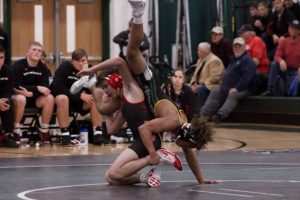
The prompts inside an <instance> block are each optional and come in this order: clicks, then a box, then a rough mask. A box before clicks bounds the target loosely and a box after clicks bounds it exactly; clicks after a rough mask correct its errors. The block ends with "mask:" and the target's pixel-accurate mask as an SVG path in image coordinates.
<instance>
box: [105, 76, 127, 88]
mask: <svg viewBox="0 0 300 200" xmlns="http://www.w3.org/2000/svg"><path fill="white" fill-rule="evenodd" d="M105 79H106V80H107V82H108V84H109V85H110V86H111V87H112V88H114V89H121V88H122V87H123V79H122V76H120V75H119V74H117V73H113V74H111V75H108V76H107V77H105Z"/></svg>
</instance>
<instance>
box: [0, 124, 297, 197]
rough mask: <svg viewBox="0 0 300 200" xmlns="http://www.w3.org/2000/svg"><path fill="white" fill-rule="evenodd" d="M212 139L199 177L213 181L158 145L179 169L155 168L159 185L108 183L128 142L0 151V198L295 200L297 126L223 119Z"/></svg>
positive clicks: (172, 147) (203, 153)
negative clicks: (159, 175) (179, 163)
mask: <svg viewBox="0 0 300 200" xmlns="http://www.w3.org/2000/svg"><path fill="white" fill-rule="evenodd" d="M214 138H215V139H214V142H211V143H210V144H209V145H208V147H207V149H206V150H203V151H201V152H199V153H198V156H199V162H200V164H201V168H202V173H203V174H204V176H205V178H208V179H215V180H219V181H220V182H219V183H218V184H213V185H198V184H197V183H196V181H195V178H194V176H193V174H192V172H191V171H190V169H189V167H188V166H187V164H186V161H185V160H184V156H183V154H182V152H181V151H180V149H179V148H178V147H177V146H176V145H175V144H174V143H164V144H163V146H164V147H166V148H168V149H170V150H172V151H175V152H177V153H178V155H179V156H180V157H181V158H182V160H183V163H184V165H183V167H184V169H183V171H180V172H179V171H176V170H175V169H173V168H172V167H171V166H168V165H159V168H160V169H161V171H162V183H161V185H160V187H158V188H149V187H147V186H145V185H142V184H140V185H134V186H111V185H108V184H107V183H106V181H105V179H104V175H105V172H106V170H107V169H108V168H109V167H110V165H111V163H112V162H113V161H114V159H115V158H116V157H117V156H118V154H119V153H120V152H121V151H122V149H124V148H126V146H127V144H114V145H104V146H94V145H92V144H90V145H89V146H74V147H62V146H60V145H58V144H54V145H53V146H50V145H45V146H42V147H27V146H26V145H25V144H22V146H21V147H20V148H18V149H9V148H0V180H1V181H0V199H1V200H2V199H3V200H16V199H24V200H33V199H38V200H50V199H51V200H54V199H59V200H67V199H72V200H77V199H78V200H79V199H80V200H81V199H85V200H95V199H105V200H106V199H110V200H117V199H124V200H126V199H132V200H135V199H144V200H146V199H151V200H153V199H189V200H193V199H212V200H219V199H222V200H227V199H228V200H229V199H230V200H235V199H255V200H258V199H259V200H260V199H262V200H263V199H264V200H269V199H270V200H271V199H272V200H274V199H285V200H286V199H293V200H296V199H300V193H299V188H300V173H299V169H300V159H299V158H300V156H299V152H300V127H283V126H274V125H272V126H268V125H244V124H243V125H239V124H226V125H222V124H221V125H219V126H217V128H215V136H214ZM144 170H145V171H147V170H149V168H146V169H144Z"/></svg>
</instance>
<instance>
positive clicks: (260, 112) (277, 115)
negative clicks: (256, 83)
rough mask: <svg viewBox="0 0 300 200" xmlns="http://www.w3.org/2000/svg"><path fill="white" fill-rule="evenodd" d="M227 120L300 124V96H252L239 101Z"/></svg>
mask: <svg viewBox="0 0 300 200" xmlns="http://www.w3.org/2000/svg"><path fill="white" fill-rule="evenodd" d="M226 121H227V122H239V123H267V124H286V125H300V97H264V96H250V97H247V98H245V99H242V100H241V101H240V102H239V104H238V106H237V107H236V109H235V110H234V112H233V113H232V114H231V115H230V116H229V117H228V119H227V120H226Z"/></svg>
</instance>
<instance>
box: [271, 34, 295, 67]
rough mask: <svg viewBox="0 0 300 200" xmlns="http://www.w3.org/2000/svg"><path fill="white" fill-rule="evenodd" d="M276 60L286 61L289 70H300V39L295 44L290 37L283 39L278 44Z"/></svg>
mask: <svg viewBox="0 0 300 200" xmlns="http://www.w3.org/2000/svg"><path fill="white" fill-rule="evenodd" d="M274 60H275V61H276V62H280V61H281V60H284V61H285V62H286V64H287V66H288V67H289V68H292V69H298V68H299V67H300V37H298V39H297V40H296V42H293V43H292V42H291V38H290V37H288V38H285V39H283V40H282V41H281V42H280V43H279V44H278V47H277V51H276V53H275V57H274Z"/></svg>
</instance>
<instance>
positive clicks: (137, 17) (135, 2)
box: [128, 0, 146, 24]
mask: <svg viewBox="0 0 300 200" xmlns="http://www.w3.org/2000/svg"><path fill="white" fill-rule="evenodd" d="M128 2H129V3H130V5H131V8H132V18H133V23H135V24H142V23H143V20H142V16H143V14H144V11H145V7H146V0H128Z"/></svg>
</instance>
